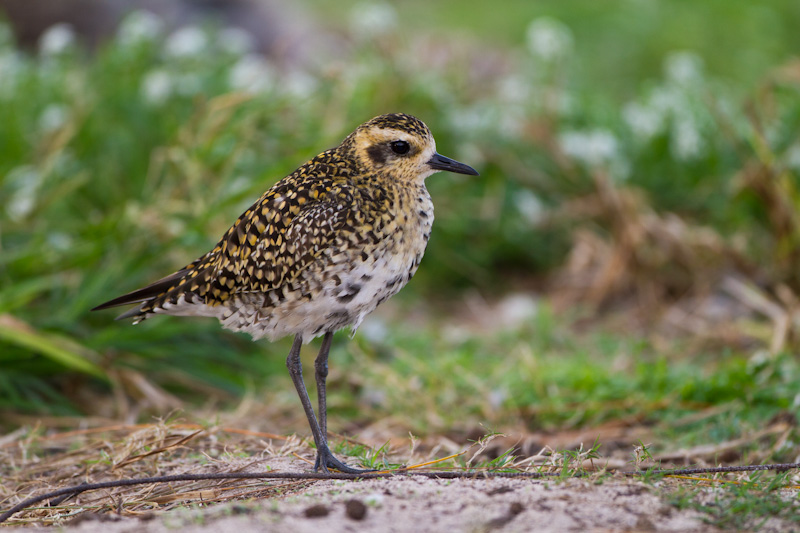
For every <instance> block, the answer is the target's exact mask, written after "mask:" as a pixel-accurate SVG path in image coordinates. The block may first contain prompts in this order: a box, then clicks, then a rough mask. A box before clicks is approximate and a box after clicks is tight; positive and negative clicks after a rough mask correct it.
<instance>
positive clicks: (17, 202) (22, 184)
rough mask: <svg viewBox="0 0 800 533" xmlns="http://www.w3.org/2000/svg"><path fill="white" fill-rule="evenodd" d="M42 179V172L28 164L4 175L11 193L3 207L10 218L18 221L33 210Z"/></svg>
mask: <svg viewBox="0 0 800 533" xmlns="http://www.w3.org/2000/svg"><path fill="white" fill-rule="evenodd" d="M42 179H43V178H42V174H41V173H40V172H39V171H38V170H37V169H36V168H34V167H33V166H30V165H23V166H19V167H16V168H14V169H12V170H11V171H10V172H9V173H8V174H7V175H6V178H5V182H6V183H7V184H8V187H9V189H10V190H11V194H9V198H8V202H6V205H5V208H6V214H7V215H8V217H9V218H10V219H11V220H13V221H15V222H19V221H21V220H23V219H24V218H25V217H27V216H28V215H29V214H31V213H32V212H33V209H34V207H36V195H37V193H38V192H39V188H40V186H41V184H42Z"/></svg>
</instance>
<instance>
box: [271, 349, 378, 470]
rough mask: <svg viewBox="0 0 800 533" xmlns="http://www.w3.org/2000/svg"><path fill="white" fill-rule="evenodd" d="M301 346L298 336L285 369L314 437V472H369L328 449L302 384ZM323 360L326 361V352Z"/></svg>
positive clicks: (304, 386)
mask: <svg viewBox="0 0 800 533" xmlns="http://www.w3.org/2000/svg"><path fill="white" fill-rule="evenodd" d="M327 344H328V349H330V341H329V342H328V343H327ZM302 346H303V336H302V335H300V334H298V335H297V336H295V338H294V342H293V343H292V349H291V350H290V351H289V355H288V357H286V367H287V368H288V369H289V376H291V378H292V383H294V388H295V389H296V390H297V395H298V396H300V403H302V404H303V410H304V411H305V412H306V418H307V419H308V425H309V426H311V434H312V435H314V443H315V444H316V445H317V461H316V463H315V465H314V470H315V471H316V470H318V469H321V470H322V471H323V472H328V469H329V468H335V469H336V470H339V471H340V472H344V473H346V474H361V473H364V472H371V470H360V469H358V468H351V467H349V466H347V465H346V464H344V463H343V462H341V461H340V460H338V459H337V458H336V457H334V456H333V453H331V450H330V448H328V439H327V438H326V436H325V434H324V433H323V432H322V430H321V429H320V427H319V423H317V417H316V416H314V408H313V407H311V400H310V399H309V398H308V391H306V385H305V383H304V382H303V365H302V364H301V362H300V348H302ZM324 346H325V340H324V339H323V347H324ZM325 359H326V360H327V350H326V353H325Z"/></svg>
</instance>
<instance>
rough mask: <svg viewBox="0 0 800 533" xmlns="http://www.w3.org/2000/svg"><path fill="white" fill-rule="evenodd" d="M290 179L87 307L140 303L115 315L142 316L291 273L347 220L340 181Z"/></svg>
mask: <svg viewBox="0 0 800 533" xmlns="http://www.w3.org/2000/svg"><path fill="white" fill-rule="evenodd" d="M317 185H318V186H311V187H296V184H292V183H291V182H285V181H282V182H279V183H278V184H276V186H274V187H273V188H271V189H270V190H269V191H267V193H265V194H264V196H262V197H261V198H260V199H259V200H258V201H257V202H256V203H255V204H253V205H252V206H251V207H250V209H248V210H247V211H246V212H245V213H243V214H242V216H241V217H239V219H237V221H236V222H235V223H234V224H233V225H232V226H231V227H230V229H229V230H228V231H227V232H226V233H225V236H223V238H222V239H221V240H220V241H219V242H218V243H217V245H216V246H215V247H214V248H213V249H212V250H211V251H210V252H208V253H207V254H205V255H204V256H202V257H200V258H199V259H197V260H196V261H194V262H193V263H191V264H190V265H187V266H186V267H184V268H183V269H181V270H179V271H178V272H175V273H174V274H171V275H169V276H167V277H165V278H162V279H161V280H159V281H157V282H155V283H153V284H151V285H148V286H147V287H144V288H142V289H138V290H136V291H133V292H131V293H129V294H126V295H123V296H120V297H118V298H115V299H114V300H111V301H109V302H106V303H104V304H102V305H100V306H98V307H96V308H95V309H106V308H108V307H115V306H119V305H125V304H131V303H140V304H141V305H140V306H139V307H137V308H134V309H131V310H130V311H128V312H127V313H124V314H123V315H121V316H119V317H117V318H118V319H121V318H130V317H134V318H137V317H144V315H147V314H149V313H151V312H153V311H154V310H156V309H159V308H161V307H165V306H168V305H169V304H176V303H177V302H178V301H179V300H180V299H181V296H183V297H184V298H185V300H186V301H188V302H192V303H202V304H206V305H210V306H216V305H219V304H221V303H224V302H225V301H227V300H228V299H230V298H231V297H232V296H234V295H235V294H237V293H241V292H267V291H270V290H273V289H276V288H279V287H281V286H283V285H284V284H285V283H289V282H291V281H293V280H294V279H296V278H297V277H298V276H299V275H300V273H301V272H302V271H303V270H305V269H306V268H308V266H309V265H310V264H312V263H313V262H314V261H315V260H316V259H317V258H318V257H319V256H320V255H321V254H324V253H326V252H327V250H328V248H329V246H330V245H331V243H332V242H333V240H334V239H336V238H337V235H338V234H339V230H340V229H341V228H342V227H344V226H345V225H346V224H347V223H348V220H349V221H350V222H351V223H352V217H351V213H352V209H351V207H350V206H351V204H352V201H353V197H352V194H350V193H349V192H348V190H347V188H346V187H344V188H342V187H340V186H336V187H334V186H332V184H331V182H330V181H327V182H320V183H318V184H317Z"/></svg>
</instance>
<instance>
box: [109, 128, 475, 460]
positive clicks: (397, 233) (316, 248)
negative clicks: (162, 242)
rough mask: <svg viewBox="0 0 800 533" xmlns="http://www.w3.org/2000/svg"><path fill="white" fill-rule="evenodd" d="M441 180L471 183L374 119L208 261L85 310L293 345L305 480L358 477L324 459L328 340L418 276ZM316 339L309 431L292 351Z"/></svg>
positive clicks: (254, 213) (429, 139)
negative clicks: (428, 182) (305, 437)
mask: <svg viewBox="0 0 800 533" xmlns="http://www.w3.org/2000/svg"><path fill="white" fill-rule="evenodd" d="M440 170H447V171H449V172H456V173H459V174H470V175H477V174H478V173H477V172H476V171H475V170H474V169H472V168H471V167H469V166H467V165H464V164H462V163H459V162H457V161H454V160H452V159H450V158H447V157H444V156H442V155H439V154H438V153H437V152H436V143H435V141H434V140H433V136H432V135H431V132H430V130H429V129H428V127H427V126H426V125H425V124H424V123H423V122H422V121H421V120H419V119H417V118H415V117H412V116H410V115H405V114H399V113H398V114H389V115H381V116H379V117H375V118H373V119H372V120H370V121H368V122H366V123H364V124H362V125H361V126H359V127H358V128H357V129H356V130H355V131H354V132H353V133H351V134H350V135H348V136H347V138H346V139H345V140H344V141H343V142H342V144H340V145H339V146H337V147H336V148H332V149H330V150H327V151H325V152H322V153H321V154H319V155H318V156H316V157H314V158H313V159H311V160H310V161H308V162H307V163H305V164H304V165H303V166H301V167H300V168H298V169H297V170H295V171H294V172H293V173H292V174H290V175H289V176H287V177H285V178H283V179H282V180H280V181H279V182H278V183H276V184H275V185H274V186H273V187H272V188H270V189H269V190H268V191H267V192H266V193H264V195H263V196H262V197H261V198H259V199H258V201H257V202H256V203H254V204H253V205H252V206H251V207H250V208H249V209H248V210H247V211H245V212H244V214H243V215H242V216H240V217H239V218H238V220H236V222H235V223H234V224H233V226H231V228H230V229H229V230H228V231H227V233H226V234H225V236H224V237H222V239H221V240H220V241H219V242H218V243H217V245H216V246H215V247H214V249H213V250H211V251H210V252H208V253H207V254H205V255H203V256H202V257H200V258H199V259H197V260H196V261H194V262H193V263H191V264H189V265H187V266H186V267H184V268H182V269H180V270H179V271H177V272H175V273H174V274H170V275H169V276H167V277H165V278H162V279H160V280H158V281H156V282H155V283H153V284H151V285H148V286H147V287H144V288H142V289H139V290H136V291H133V292H131V293H129V294H126V295H124V296H120V297H119V298H115V299H113V300H111V301H109V302H106V303H104V304H102V305H99V306H97V307H95V309H94V310H98V309H106V308H108V307H114V306H118V305H125V304H132V303H138V304H139V306H138V307H136V308H135V309H132V310H130V311H128V312H126V313H124V314H122V315H120V316H119V317H118V319H122V318H133V319H134V323H138V322H141V321H142V320H144V319H146V318H147V317H149V316H150V315H151V314H166V315H181V316H210V317H216V318H218V319H219V320H220V322H221V323H222V326H223V327H225V328H228V329H231V330H234V331H245V332H247V333H250V334H251V335H252V336H253V338H254V339H259V338H261V337H268V338H269V339H271V340H275V339H278V338H281V337H285V336H287V335H294V336H295V337H294V343H293V344H292V348H291V351H290V352H289V356H288V357H287V358H286V366H287V367H288V368H289V374H290V375H291V378H292V381H293V382H294V386H295V388H296V389H297V394H298V395H299V396H300V401H301V402H302V404H303V409H305V413H306V417H307V418H308V423H309V425H310V426H311V432H312V433H313V435H314V441H315V443H316V446H317V460H316V464H315V466H314V470H320V469H321V470H322V471H324V472H327V471H328V469H329V468H335V469H338V470H340V471H342V472H348V473H359V472H363V471H362V470H358V469H355V468H351V467H349V466H347V465H345V464H344V463H342V462H341V461H339V460H338V459H336V457H334V455H333V454H332V453H331V451H330V449H329V447H328V442H327V411H326V394H325V380H326V377H327V375H328V351H329V350H330V346H331V339H332V336H333V332H335V331H337V330H339V329H342V328H344V327H346V326H350V327H351V328H353V330H355V329H356V328H357V327H358V325H359V324H360V323H361V321H362V320H363V319H364V317H365V316H366V315H367V314H368V313H370V312H372V311H373V310H374V309H375V308H376V307H377V306H378V305H380V304H381V303H382V302H384V301H385V300H387V299H388V298H389V297H391V296H392V295H394V294H395V293H396V292H397V291H399V290H400V289H401V288H402V287H403V286H404V285H405V284H406V283H408V280H409V279H411V276H413V275H414V273H415V272H416V270H417V267H419V264H420V261H421V260H422V255H423V254H424V252H425V246H426V245H427V244H428V238H429V237H430V234H431V226H432V224H433V203H432V202H431V197H430V195H429V194H428V191H427V189H426V188H425V178H427V177H428V176H430V175H431V174H433V173H435V172H437V171H440ZM319 335H323V340H322V347H321V348H320V351H319V355H317V359H316V362H315V370H316V373H315V376H316V382H317V392H318V396H319V422H318V421H317V419H316V417H315V416H314V409H313V408H312V406H311V401H310V400H309V398H308V392H307V391H306V388H305V384H304V383H303V374H302V367H301V364H300V348H301V346H302V344H303V343H304V342H308V341H310V340H311V339H313V338H314V337H317V336H319Z"/></svg>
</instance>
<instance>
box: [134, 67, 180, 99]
mask: <svg viewBox="0 0 800 533" xmlns="http://www.w3.org/2000/svg"><path fill="white" fill-rule="evenodd" d="M173 90H174V81H173V79H172V76H171V75H170V74H169V72H167V71H166V70H162V69H158V70H151V71H150V72H148V73H147V74H146V75H145V77H144V79H143V80H142V87H141V89H140V92H141V94H142V99H143V100H144V101H145V102H147V103H148V104H150V105H154V106H160V105H161V104H163V103H164V102H166V101H167V99H169V97H170V96H171V95H172V92H173Z"/></svg>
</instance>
